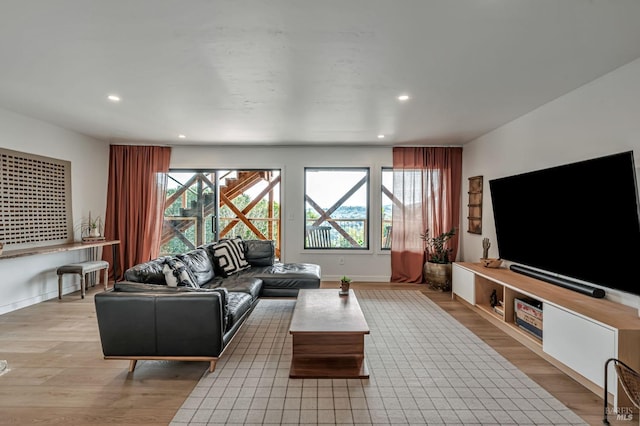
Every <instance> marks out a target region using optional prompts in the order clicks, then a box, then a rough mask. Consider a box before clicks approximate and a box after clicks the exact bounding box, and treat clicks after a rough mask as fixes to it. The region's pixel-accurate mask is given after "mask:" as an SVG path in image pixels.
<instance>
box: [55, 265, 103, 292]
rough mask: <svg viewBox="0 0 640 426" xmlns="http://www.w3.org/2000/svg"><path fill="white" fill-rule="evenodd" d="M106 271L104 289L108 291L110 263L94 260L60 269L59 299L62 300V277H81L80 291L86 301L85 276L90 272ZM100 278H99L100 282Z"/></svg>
mask: <svg viewBox="0 0 640 426" xmlns="http://www.w3.org/2000/svg"><path fill="white" fill-rule="evenodd" d="M103 269H104V289H105V290H106V289H107V284H108V282H109V262H107V261H104V260H93V261H89V262H80V263H70V264H68V265H64V266H61V267H59V268H58V270H57V272H58V299H62V277H63V275H64V274H78V275H80V291H81V294H82V298H83V299H84V294H85V290H86V288H87V284H86V280H85V276H86V274H88V273H89V272H95V271H101V270H103ZM99 279H100V277H99V276H98V280H99Z"/></svg>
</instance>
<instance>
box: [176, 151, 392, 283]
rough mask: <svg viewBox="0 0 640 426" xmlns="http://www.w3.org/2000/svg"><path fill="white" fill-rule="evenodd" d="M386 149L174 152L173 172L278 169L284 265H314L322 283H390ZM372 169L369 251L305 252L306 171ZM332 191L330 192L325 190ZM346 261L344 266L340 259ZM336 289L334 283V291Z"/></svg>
mask: <svg viewBox="0 0 640 426" xmlns="http://www.w3.org/2000/svg"><path fill="white" fill-rule="evenodd" d="M391 165H392V150H391V148H390V147H386V148H380V147H377V148H373V147H339V146H330V147H317V148H304V147H245V148H232V147H216V148H213V147H203V146H193V147H174V148H173V150H172V153H171V166H170V167H171V168H172V169H181V168H182V169H189V168H192V169H204V168H219V169H220V168H221V169H243V168H247V169H251V168H254V169H255V168H265V169H280V170H281V171H282V186H281V188H282V189H281V197H282V212H281V214H282V228H283V229H282V250H281V258H282V261H283V262H308V263H317V264H319V265H320V266H321V268H322V279H323V280H336V281H337V280H338V278H339V277H340V276H342V275H348V276H350V277H351V278H352V279H353V280H354V281H378V282H388V281H389V277H390V276H391V265H390V259H389V251H388V250H386V251H382V250H380V229H381V226H380V214H379V212H380V211H381V205H380V204H381V200H380V187H381V186H380V185H381V173H380V170H381V168H382V167H391ZM314 166H321V167H349V166H353V167H369V168H370V177H371V180H370V191H371V193H370V219H371V224H370V230H371V231H370V236H371V244H370V250H366V251H364V250H363V251H351V250H331V251H329V252H327V251H324V250H304V249H303V244H304V168H305V167H314ZM327 191H331V188H327ZM340 257H342V258H344V265H340V264H339V258H340ZM337 285H338V284H337V283H336V286H337Z"/></svg>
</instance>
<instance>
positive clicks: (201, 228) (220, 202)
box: [160, 170, 280, 256]
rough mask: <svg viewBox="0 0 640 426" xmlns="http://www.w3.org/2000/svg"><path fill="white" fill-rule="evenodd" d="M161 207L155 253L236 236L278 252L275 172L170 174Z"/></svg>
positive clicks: (214, 171)
mask: <svg viewBox="0 0 640 426" xmlns="http://www.w3.org/2000/svg"><path fill="white" fill-rule="evenodd" d="M165 205H166V208H165V213H164V226H163V232H162V241H161V248H160V252H161V254H175V253H184V252H185V251H189V250H192V249H194V248H195V247H198V246H200V245H202V244H207V243H210V242H213V241H217V240H218V239H220V238H229V237H237V236H239V237H242V238H243V239H260V240H274V241H275V243H276V256H279V254H280V171H279V170H203V171H179V170H171V171H170V173H169V185H168V190H167V201H166V203H165Z"/></svg>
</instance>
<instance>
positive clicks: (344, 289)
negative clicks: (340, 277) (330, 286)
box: [340, 281, 349, 294]
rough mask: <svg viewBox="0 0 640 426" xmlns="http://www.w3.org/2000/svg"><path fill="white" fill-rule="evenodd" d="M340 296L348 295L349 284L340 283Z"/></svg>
mask: <svg viewBox="0 0 640 426" xmlns="http://www.w3.org/2000/svg"><path fill="white" fill-rule="evenodd" d="M340 294H349V283H348V282H345V281H340Z"/></svg>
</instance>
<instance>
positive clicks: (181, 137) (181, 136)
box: [178, 134, 186, 139]
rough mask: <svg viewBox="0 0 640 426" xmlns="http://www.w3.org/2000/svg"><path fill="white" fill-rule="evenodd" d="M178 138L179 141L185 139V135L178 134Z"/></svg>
mask: <svg viewBox="0 0 640 426" xmlns="http://www.w3.org/2000/svg"><path fill="white" fill-rule="evenodd" d="M178 137H179V138H180V139H184V138H186V136H185V135H183V134H179V135H178Z"/></svg>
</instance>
